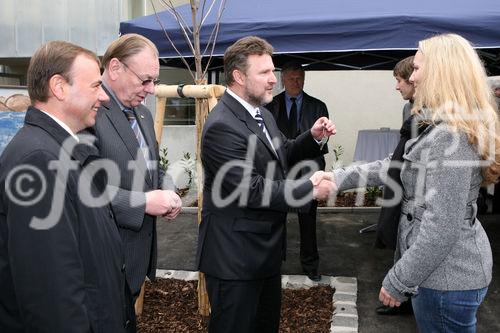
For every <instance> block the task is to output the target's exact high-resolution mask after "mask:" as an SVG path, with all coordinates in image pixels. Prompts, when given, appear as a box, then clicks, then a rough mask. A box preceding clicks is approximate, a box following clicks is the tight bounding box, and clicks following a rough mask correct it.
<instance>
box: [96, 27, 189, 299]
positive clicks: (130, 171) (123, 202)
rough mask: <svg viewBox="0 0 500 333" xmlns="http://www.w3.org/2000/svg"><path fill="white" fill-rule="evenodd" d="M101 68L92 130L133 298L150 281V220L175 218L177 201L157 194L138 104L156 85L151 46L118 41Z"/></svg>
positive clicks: (156, 172) (158, 178) (154, 156)
mask: <svg viewBox="0 0 500 333" xmlns="http://www.w3.org/2000/svg"><path fill="white" fill-rule="evenodd" d="M102 65H103V67H104V73H103V75H102V81H103V88H104V91H105V92H106V94H107V95H108V97H109V103H106V104H103V105H102V107H101V108H100V110H99V113H98V115H97V119H96V125H95V127H94V130H95V135H96V136H97V143H98V148H99V153H100V155H101V157H102V158H104V159H109V160H111V161H113V162H115V163H116V165H117V166H118V168H119V170H120V178H119V182H118V184H113V185H115V186H116V187H117V194H116V196H115V197H114V199H113V201H112V203H111V204H112V207H113V212H114V215H115V218H116V222H117V225H118V228H119V230H120V234H121V236H122V240H123V243H124V250H125V265H126V266H125V270H126V272H127V280H128V283H129V286H130V288H131V292H132V294H133V295H134V297H137V296H138V295H139V292H140V290H141V286H142V284H143V283H144V279H145V277H146V276H147V277H148V278H149V279H150V280H153V279H154V278H155V272H156V261H157V259H156V255H157V244H156V217H157V216H162V217H165V218H167V219H173V218H175V217H176V216H177V214H178V213H179V211H180V209H181V200H180V198H179V196H178V195H177V194H176V193H175V192H174V191H172V190H162V189H161V188H162V181H163V174H164V172H163V170H161V169H160V168H159V165H158V160H159V153H158V143H157V142H156V138H155V132H154V127H153V119H152V116H151V112H150V111H149V110H148V109H147V108H146V107H145V106H144V105H143V104H142V102H143V101H144V99H145V98H146V96H147V95H148V94H154V90H155V85H156V84H157V83H158V75H159V70H160V65H159V62H158V50H157V48H156V46H155V45H154V44H153V43H152V42H151V41H150V40H149V39H147V38H145V37H143V36H141V35H138V34H126V35H123V36H121V37H120V38H118V39H117V40H115V41H114V42H112V43H111V45H110V46H109V47H108V49H107V50H106V52H105V54H104V56H103V58H102Z"/></svg>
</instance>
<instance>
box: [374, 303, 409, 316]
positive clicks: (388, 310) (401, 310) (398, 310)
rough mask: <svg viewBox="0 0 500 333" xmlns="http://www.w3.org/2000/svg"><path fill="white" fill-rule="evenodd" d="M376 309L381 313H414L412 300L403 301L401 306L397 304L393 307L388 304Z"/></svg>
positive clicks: (390, 314)
mask: <svg viewBox="0 0 500 333" xmlns="http://www.w3.org/2000/svg"><path fill="white" fill-rule="evenodd" d="M375 311H376V312H377V314H379V315H386V316H396V315H403V314H411V313H413V308H412V307H411V302H409V301H407V302H403V303H401V305H400V306H395V307H393V308H391V307H390V306H387V305H381V306H379V307H378V308H377V309H376V310H375Z"/></svg>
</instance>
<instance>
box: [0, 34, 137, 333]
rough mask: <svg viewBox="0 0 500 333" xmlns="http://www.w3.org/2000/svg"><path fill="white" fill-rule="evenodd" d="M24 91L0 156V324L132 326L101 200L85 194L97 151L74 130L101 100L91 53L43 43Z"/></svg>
mask: <svg viewBox="0 0 500 333" xmlns="http://www.w3.org/2000/svg"><path fill="white" fill-rule="evenodd" d="M28 92H29V96H30V99H31V101H32V106H30V107H29V108H28V111H27V112H26V117H25V123H24V126H23V127H22V128H21V129H20V130H19V132H18V133H17V134H16V135H15V137H14V138H13V139H12V141H11V142H10V143H9V145H8V146H7V147H6V149H5V151H4V152H3V154H2V156H1V158H0V188H2V191H0V286H1V287H0V288H1V292H0V332H10V333H15V332H19V333H21V332H46V333H58V332H60V333H66V332H125V331H134V328H133V326H131V325H130V321H129V320H127V318H126V316H125V314H124V311H123V310H124V308H126V307H127V305H128V306H130V303H131V302H130V294H128V297H127V296H126V290H127V291H128V287H126V281H125V274H124V272H123V271H122V270H121V267H122V266H123V263H124V261H123V250H122V243H121V240H120V235H119V233H118V230H117V228H116V225H115V221H114V220H113V214H112V212H111V207H110V206H109V201H107V200H104V201H103V202H102V205H100V204H101V202H99V205H98V206H95V205H89V201H87V200H86V198H88V197H87V196H86V195H84V194H90V196H91V197H98V196H99V193H101V190H102V183H103V180H101V179H100V178H99V177H98V176H95V177H91V176H90V175H89V173H88V172H85V171H86V170H87V169H88V168H91V166H92V162H93V161H95V160H96V159H97V158H98V151H97V150H96V149H95V147H94V146H93V145H91V143H89V142H86V141H85V142H84V138H83V137H80V136H77V135H76V134H77V133H78V132H80V131H81V130H83V129H84V128H87V127H90V126H93V125H94V123H95V118H96V115H97V112H98V108H99V106H100V105H101V103H104V102H106V101H107V100H108V97H107V95H106V93H105V92H104V91H103V90H102V87H101V74H100V69H99V60H98V58H97V57H96V55H95V54H94V53H92V52H91V51H89V50H87V49H84V48H81V47H79V46H77V45H74V44H71V43H68V42H64V41H51V42H49V43H47V44H45V45H42V46H41V47H40V48H39V49H38V50H37V51H36V52H35V54H34V55H33V56H32V58H31V61H30V65H29V68H28ZM90 174H91V173H90ZM82 185H83V186H82ZM87 191H88V192H87Z"/></svg>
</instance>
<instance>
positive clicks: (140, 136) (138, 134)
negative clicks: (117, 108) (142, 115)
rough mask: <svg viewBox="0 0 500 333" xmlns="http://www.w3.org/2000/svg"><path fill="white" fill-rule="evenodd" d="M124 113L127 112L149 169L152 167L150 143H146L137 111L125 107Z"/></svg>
mask: <svg viewBox="0 0 500 333" xmlns="http://www.w3.org/2000/svg"><path fill="white" fill-rule="evenodd" d="M123 113H125V116H126V117H127V120H128V122H129V124H130V127H131V128H132V131H133V132H134V135H135V138H136V139H137V143H138V144H139V148H140V149H141V151H142V155H143V156H144V159H145V160H146V165H147V167H148V169H150V163H151V161H150V158H149V149H148V144H147V143H146V139H145V138H144V135H143V134H142V131H141V128H140V127H139V123H138V122H137V119H136V117H135V113H134V111H133V110H131V109H126V108H125V109H123Z"/></svg>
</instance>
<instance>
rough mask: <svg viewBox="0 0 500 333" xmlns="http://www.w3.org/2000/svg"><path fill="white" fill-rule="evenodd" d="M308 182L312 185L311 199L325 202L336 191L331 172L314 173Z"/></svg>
mask: <svg viewBox="0 0 500 333" xmlns="http://www.w3.org/2000/svg"><path fill="white" fill-rule="evenodd" d="M309 180H310V181H311V182H312V184H313V199H315V200H326V199H328V197H329V196H330V195H332V194H333V192H335V191H337V184H335V179H334V177H333V173H332V172H324V171H316V172H315V173H314V174H313V175H312V176H311V178H309Z"/></svg>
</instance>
